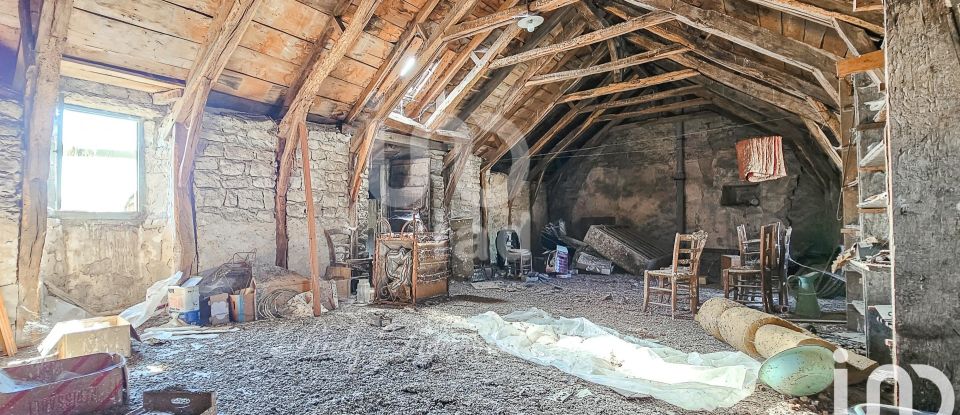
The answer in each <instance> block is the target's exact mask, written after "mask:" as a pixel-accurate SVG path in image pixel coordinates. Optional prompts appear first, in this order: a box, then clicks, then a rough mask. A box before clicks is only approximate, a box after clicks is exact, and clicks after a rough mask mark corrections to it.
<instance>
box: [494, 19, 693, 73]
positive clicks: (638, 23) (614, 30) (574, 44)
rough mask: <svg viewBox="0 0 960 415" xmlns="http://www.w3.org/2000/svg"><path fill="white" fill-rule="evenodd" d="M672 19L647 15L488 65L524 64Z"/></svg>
mask: <svg viewBox="0 0 960 415" xmlns="http://www.w3.org/2000/svg"><path fill="white" fill-rule="evenodd" d="M673 19H674V18H673V15H671V14H670V13H666V12H654V13H648V14H646V15H643V16H640V17H636V18H633V19H630V20H627V21H625V22H622V23H619V24H615V25H613V26H610V27H607V28H605V29H601V30H597V31H594V32H590V33H587V34H584V35H581V36H577V37H575V38H573V39H570V40H566V41H563V42H560V43H555V44H552V45H549V46H544V47H542V48H537V49H534V50H530V51H527V52H523V53H518V54H516V55H512V56H507V57H504V58H500V59H497V60H495V61H493V63H492V64H490V67H491V68H501V67H504V66H509V65H516V64H518V63H521V62H526V61H530V60H533V59H536V58H539V57H541V56H546V55H552V54H555V53H558V52H563V51H565V50H570V49H576V48H579V47H583V46H587V45H592V44H594V43H597V42H602V41H604V40H607V39H612V38H615V37H617V36H620V35H623V34H625V33H630V32H633V31H635V30H640V29H643V28H645V27H650V26H655V25H658V24H661V23H665V22H669V21H671V20H673Z"/></svg>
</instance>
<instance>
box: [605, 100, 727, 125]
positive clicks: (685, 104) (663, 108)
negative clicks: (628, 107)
mask: <svg viewBox="0 0 960 415" xmlns="http://www.w3.org/2000/svg"><path fill="white" fill-rule="evenodd" d="M710 103H711V102H710V100H709V99H705V98H696V99H689V100H685V101H679V102H674V103H670V104H664V105H658V106H653V107H649V108H644V109H640V110H636V111H628V112H621V113H619V114H609V115H604V116H601V117H597V121H613V120H625V119H628V118H636V117H639V116H641V115H649V114H657V113H660V112H668V111H677V110H682V109H684V108H690V107H696V106H700V105H710Z"/></svg>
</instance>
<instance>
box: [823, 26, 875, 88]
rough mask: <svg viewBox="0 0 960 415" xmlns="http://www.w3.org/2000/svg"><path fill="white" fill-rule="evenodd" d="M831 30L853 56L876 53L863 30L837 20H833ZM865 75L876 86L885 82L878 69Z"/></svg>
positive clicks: (873, 45)
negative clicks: (834, 31)
mask: <svg viewBox="0 0 960 415" xmlns="http://www.w3.org/2000/svg"><path fill="white" fill-rule="evenodd" d="M833 28H834V29H836V31H837V34H838V35H840V39H842V40H843V43H845V44H846V45H847V49H848V50H849V51H850V54H852V55H853V56H863V55H866V54H868V53H870V52H875V51H877V46H876V45H875V44H874V43H873V41H872V40H870V37H869V36H867V34H866V33H865V32H864V31H863V29H861V28H859V27H856V26H853V25H851V24H849V23H847V22H844V21H840V20H837V19H833ZM867 75H869V76H870V79H871V80H873V82H874V83H876V84H877V85H882V84H883V83H884V81H885V80H886V79H885V78H886V77H885V76H884V74H883V71H882V70H879V69H873V70H870V71H867Z"/></svg>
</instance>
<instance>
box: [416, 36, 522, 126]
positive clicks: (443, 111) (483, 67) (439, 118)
mask: <svg viewBox="0 0 960 415" xmlns="http://www.w3.org/2000/svg"><path fill="white" fill-rule="evenodd" d="M521 30H522V29H521V28H520V26H517V25H510V26H507V27H506V28H504V29H503V31H502V32H501V33H500V35H499V36H498V37H497V40H496V41H494V42H493V44H492V45H490V47H489V48H487V51H486V53H484V54H483V57H482V58H480V61H478V62H477V63H476V66H474V67H473V69H471V70H470V71H469V72H467V74H466V75H464V77H463V79H461V80H460V83H458V84H457V86H455V87H454V88H453V90H451V91H450V93H448V94H447V96H446V97H444V98H443V101H440V103H438V104H437V108H436V109H434V111H433V114H430V117H429V118H427V122H426V123H425V125H426V126H427V128H435V127H437V126H438V125H440V123H441V122H443V121H446V118H447V116H448V113H449V112H450V111H452V110H453V109H455V108H456V107H457V105H458V104H460V101H461V100H463V98H464V96H466V94H467V93H468V92H470V89H472V88H473V86H474V85H476V84H477V82H479V81H480V77H481V76H483V74H484V73H486V72H487V70H488V69H489V67H490V62H492V61H493V59H494V58H496V57H497V56H498V55H500V52H502V51H503V50H504V49H506V48H507V46H509V45H510V42H511V41H512V40H513V39H514V38H516V37H517V34H519V33H520V31H521Z"/></svg>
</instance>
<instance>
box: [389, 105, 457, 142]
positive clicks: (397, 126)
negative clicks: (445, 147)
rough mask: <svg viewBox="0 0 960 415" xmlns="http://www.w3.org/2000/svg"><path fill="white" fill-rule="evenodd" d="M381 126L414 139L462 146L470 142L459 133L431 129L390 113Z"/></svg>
mask: <svg viewBox="0 0 960 415" xmlns="http://www.w3.org/2000/svg"><path fill="white" fill-rule="evenodd" d="M383 125H384V126H385V127H387V128H389V129H392V130H395V131H399V132H401V133H404V134H408V135H411V136H414V137H420V138H425V139H428V140H432V141H436V142H439V143H445V144H462V143H466V142H470V135H469V134H467V133H464V132H460V131H453V130H444V129H431V128H428V127H427V126H425V125H423V124H420V123H418V122H416V121H415V120H413V119H410V118H407V117H404V116H403V115H400V114H397V113H390V114H389V115H387V118H386V119H384V120H383Z"/></svg>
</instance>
